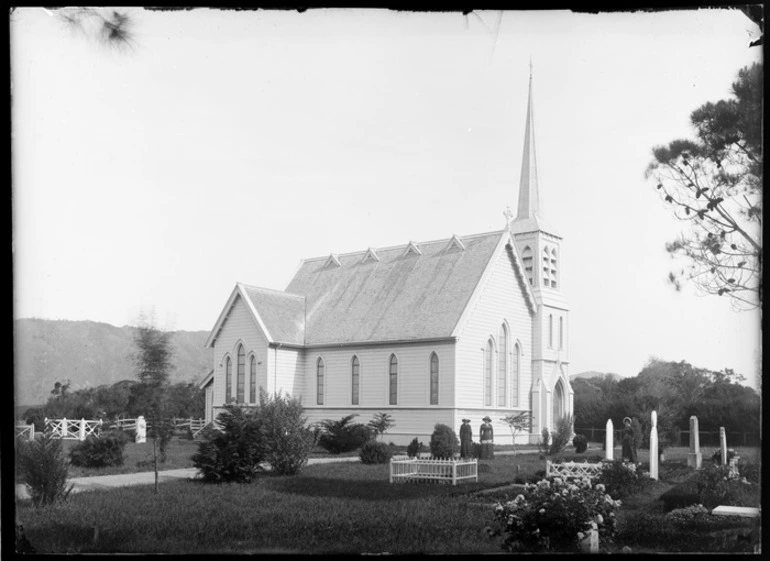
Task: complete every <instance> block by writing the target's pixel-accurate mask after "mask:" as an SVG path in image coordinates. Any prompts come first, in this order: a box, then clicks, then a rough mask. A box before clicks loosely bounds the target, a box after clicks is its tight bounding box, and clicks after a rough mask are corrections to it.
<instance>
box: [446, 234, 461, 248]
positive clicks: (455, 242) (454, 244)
mask: <svg viewBox="0 0 770 561" xmlns="http://www.w3.org/2000/svg"><path fill="white" fill-rule="evenodd" d="M446 250H447V251H465V244H464V243H463V242H462V240H461V239H460V238H459V237H458V236H457V234H455V235H454V236H452V239H451V240H449V244H448V245H447V247H446Z"/></svg>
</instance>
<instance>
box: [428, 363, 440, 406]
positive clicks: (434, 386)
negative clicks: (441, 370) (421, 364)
mask: <svg viewBox="0 0 770 561" xmlns="http://www.w3.org/2000/svg"><path fill="white" fill-rule="evenodd" d="M430 404H431V405H438V355H437V354H436V353H432V354H431V355H430Z"/></svg>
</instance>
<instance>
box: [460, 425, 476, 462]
mask: <svg viewBox="0 0 770 561" xmlns="http://www.w3.org/2000/svg"><path fill="white" fill-rule="evenodd" d="M460 457H461V458H472V457H473V429H471V420H470V419H463V424H462V425H460Z"/></svg>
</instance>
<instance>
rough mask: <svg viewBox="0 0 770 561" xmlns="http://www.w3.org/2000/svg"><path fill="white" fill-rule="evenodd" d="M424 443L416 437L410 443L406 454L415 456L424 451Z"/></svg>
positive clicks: (411, 456)
mask: <svg viewBox="0 0 770 561" xmlns="http://www.w3.org/2000/svg"><path fill="white" fill-rule="evenodd" d="M422 449H423V444H422V442H420V441H418V440H417V438H416V437H415V438H414V439H413V440H412V441H411V442H410V443H409V445H408V446H407V447H406V455H407V456H409V457H410V458H415V457H417V455H418V454H419V453H420V452H422Z"/></svg>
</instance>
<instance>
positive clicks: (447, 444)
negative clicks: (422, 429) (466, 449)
mask: <svg viewBox="0 0 770 561" xmlns="http://www.w3.org/2000/svg"><path fill="white" fill-rule="evenodd" d="M459 450H460V440H459V439H458V438H457V434H456V433H455V431H454V429H453V428H452V427H450V426H447V425H442V424H441V423H438V424H437V425H436V426H435V427H434V428H433V434H432V435H430V453H431V455H433V456H434V457H436V458H440V459H442V460H447V459H450V458H453V457H454V455H455V452H458V451H459Z"/></svg>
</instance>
